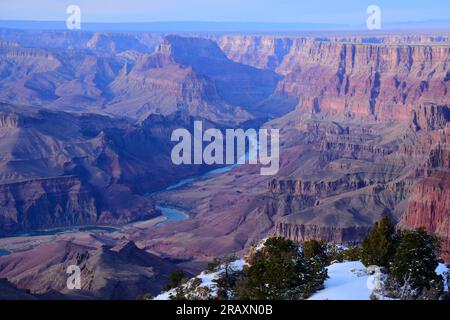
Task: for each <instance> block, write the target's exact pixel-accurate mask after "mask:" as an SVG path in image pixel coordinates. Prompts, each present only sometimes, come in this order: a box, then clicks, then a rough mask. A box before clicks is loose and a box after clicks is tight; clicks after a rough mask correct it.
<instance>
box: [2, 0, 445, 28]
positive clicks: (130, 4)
mask: <svg viewBox="0 0 450 320" xmlns="http://www.w3.org/2000/svg"><path fill="white" fill-rule="evenodd" d="M71 4H76V5H78V6H79V7H80V8H81V14H82V19H83V21H84V22H108V23H123V22H161V21H218V22H273V23H326V24H344V25H359V24H364V23H365V21H366V19H367V16H368V15H367V13H366V10H367V7H368V6H369V5H373V4H375V5H378V6H379V7H380V8H381V13H382V18H383V21H384V22H385V23H398V22H409V21H428V20H449V21H450V0H0V20H49V21H64V20H66V18H67V16H68V15H67V14H66V8H67V7H68V6H69V5H71Z"/></svg>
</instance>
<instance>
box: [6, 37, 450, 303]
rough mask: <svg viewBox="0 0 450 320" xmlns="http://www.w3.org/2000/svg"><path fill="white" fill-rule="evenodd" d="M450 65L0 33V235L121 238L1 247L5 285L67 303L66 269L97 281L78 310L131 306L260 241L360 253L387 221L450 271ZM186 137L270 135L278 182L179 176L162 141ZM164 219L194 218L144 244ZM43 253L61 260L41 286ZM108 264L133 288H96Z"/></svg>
mask: <svg viewBox="0 0 450 320" xmlns="http://www.w3.org/2000/svg"><path fill="white" fill-rule="evenodd" d="M36 35H39V38H37V37H36ZM449 66H450V36H448V35H445V34H439V35H437V34H433V35H426V34H424V35H406V34H399V35H393V34H390V35H382V36H366V35H352V36H349V35H343V36H337V35H332V36H330V35H326V34H324V35H320V36H300V35H298V36H297V35H288V36H284V35H279V36H275V35H223V34H212V35H198V34H188V35H186V34H183V35H164V34H153V33H108V32H79V33H76V34H75V33H70V32H63V31H19V30H7V29H2V30H0V102H1V104H0V208H1V209H2V210H1V211H0V236H6V235H8V236H13V235H15V234H17V233H23V232H29V231H33V230H42V229H52V228H61V227H63V228H64V227H74V226H75V227H81V226H115V227H120V228H121V229H120V230H117V231H115V232H113V233H111V234H107V233H98V232H97V233H91V232H88V231H83V232H79V233H75V234H71V235H69V234H63V235H53V236H51V237H49V236H46V237H37V238H33V237H28V238H27V237H24V238H23V237H22V238H18V237H17V238H14V237H13V238H3V239H0V248H4V249H7V250H8V251H11V252H12V253H11V254H9V255H7V256H4V257H0V277H4V278H7V279H8V281H9V282H10V283H12V284H9V283H4V285H5V287H6V286H8V288H10V289H11V286H12V285H15V286H17V287H18V288H20V289H30V290H31V293H32V294H36V295H41V294H45V292H46V290H47V288H52V289H53V290H55V292H62V293H64V294H68V293H67V292H65V291H64V288H63V286H62V284H61V283H62V280H61V279H62V278H61V275H60V273H61V270H63V269H64V268H65V267H66V266H67V264H68V263H69V262H73V260H77V259H78V260H79V261H80V263H82V264H83V265H85V266H86V270H87V271H86V272H87V273H86V274H85V276H86V277H89V279H92V281H91V282H90V286H89V287H86V288H83V290H84V291H83V292H82V293H81V294H82V295H83V297H84V298H92V297H100V298H111V297H114V298H125V299H130V298H131V299H133V298H135V297H136V296H137V295H138V294H139V293H145V292H146V293H151V294H157V293H158V290H161V289H162V286H163V282H164V281H165V280H167V275H168V274H169V273H170V272H171V271H173V270H174V269H175V268H182V269H183V270H185V271H187V272H189V273H192V274H193V273H196V272H198V271H199V270H201V269H202V268H204V266H205V265H206V264H207V263H208V262H210V261H211V260H212V259H213V258H215V257H223V256H229V255H234V254H236V255H240V254H242V253H243V252H244V251H245V249H246V248H247V247H248V246H250V245H251V244H253V243H255V242H257V241H259V240H261V239H263V238H265V237H267V236H269V235H279V236H282V237H285V238H289V239H292V240H294V241H299V242H302V241H305V240H309V239H321V240H325V241H327V242H334V243H339V244H344V245H352V244H357V243H360V242H361V240H362V239H363V238H364V237H365V235H366V234H367V232H368V231H369V230H370V227H371V226H372V225H373V223H374V222H376V221H378V220H379V219H381V218H382V217H383V216H385V215H388V216H390V217H391V218H392V219H393V220H394V221H395V222H396V223H398V224H397V226H398V228H404V229H410V228H417V227H425V228H426V229H427V230H428V231H430V232H433V233H434V234H436V235H437V236H439V237H440V238H441V239H442V258H443V259H445V260H446V261H447V262H448V261H450V260H449V259H450V255H449V254H448V252H449V251H450V199H449V190H450V184H449V182H450V141H449V139H450V124H449V123H450V94H449V92H448V91H449V89H450V69H449ZM195 122H201V123H202V125H203V127H204V128H205V129H208V128H217V129H220V130H226V129H235V128H242V129H248V128H261V129H279V130H280V168H279V172H278V173H277V175H275V176H261V175H260V169H261V166H260V165H249V164H244V165H238V166H233V167H229V168H220V167H219V166H208V165H205V164H203V165H174V164H173V163H172V161H171V150H172V148H173V147H174V145H175V143H174V142H171V134H172V132H173V131H174V130H176V129H187V130H189V129H190V128H194V123H195ZM214 169H224V170H223V171H218V173H215V174H211V175H208V174H207V173H208V172H210V171H211V170H214ZM189 179H190V180H189ZM185 180H186V181H187V182H186V183H181V182H182V181H185ZM179 182H180V183H179ZM178 183H179V184H178ZM169 186H174V187H169ZM161 205H163V206H167V207H170V208H176V209H178V210H181V211H183V212H185V213H186V214H188V216H189V218H188V219H186V220H183V221H174V222H170V223H164V224H162V225H158V226H157V227H156V226H155V225H156V223H157V221H159V220H157V219H160V218H161V212H160V210H159V209H158V206H161ZM155 219H156V220H155ZM148 221H152V222H151V223H150V222H148ZM153 222H154V223H153ZM147 223H148V225H147ZM45 252H49V254H50V253H51V255H53V256H55V257H65V260H64V259H62V258H61V259H62V260H61V259H59V260H58V259H57V258H55V261H53V260H52V263H53V262H54V264H52V267H51V268H50V269H51V270H49V271H47V272H46V271H45V270H44V269H45V265H46V260H45V259H44V260H45V261H44V260H42V259H40V258H39V256H40V255H42V254H43V253H45ZM122 255H123V256H126V258H124V257H122ZM130 256H133V257H136V256H139V257H141V258H139V259H135V260H134V258H133V259H131V258H129V257H130ZM127 259H131V260H130V261H131V262H130V264H126V263H125V262H124V261H125V260H127ZM111 261H113V262H114V261H118V262H117V266H118V267H117V269H118V270H119V271H120V272H125V273H127V279H129V280H130V282H129V283H125V284H124V283H119V282H120V279H116V278H114V277H112V275H110V274H109V273H108V270H109V269H108V267H106V266H110V267H111V268H112V267H113V265H115V262H114V263H112V262H111ZM142 261H143V262H142ZM19 262H20V264H21V265H22V266H23V267H22V266H21V267H20V268H13V267H12V266H15V265H17V264H18V263H19ZM110 263H111V264H110ZM104 267H105V268H106V269H104ZM147 268H154V269H155V270H156V272H157V274H158V272H161V280H158V281H156V280H155V279H156V278H154V274H153V273H148V272H149V271H148V269H147ZM33 270H41V272H42V277H40V278H39V279H38V280H36V279H34V278H33V276H32V272H33ZM130 270H133V272H131V271H130ZM129 272H131V273H133V274H129ZM63 276H64V274H63ZM158 277H159V276H158ZM106 278H108V279H110V281H105V280H102V279H106ZM144 278H145V279H146V280H145V281H143V280H142V279H144ZM152 279H153V280H152ZM164 279H165V280H164ZM138 282H143V283H144V284H145V286H144V287H139V286H138V285H137V283H138ZM117 286H118V287H121V288H122V287H123V286H129V287H130V288H132V290H131V289H130V292H127V293H126V294H124V295H123V296H118V295H117V294H118V293H117V291H114V290H113V289H112V288H114V287H117ZM22 293H23V292H21V291H19V293H18V294H22Z"/></svg>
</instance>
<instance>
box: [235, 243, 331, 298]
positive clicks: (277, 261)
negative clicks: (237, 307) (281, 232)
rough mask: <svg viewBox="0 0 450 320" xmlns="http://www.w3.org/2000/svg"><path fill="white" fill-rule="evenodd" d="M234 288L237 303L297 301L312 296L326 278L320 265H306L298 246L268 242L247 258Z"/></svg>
mask: <svg viewBox="0 0 450 320" xmlns="http://www.w3.org/2000/svg"><path fill="white" fill-rule="evenodd" d="M249 264H250V266H247V267H245V268H244V274H243V277H242V279H241V283H240V285H238V294H237V297H238V298H239V299H244V300H248V299H249V300H292V299H294V300H297V299H304V298H307V297H308V296H309V295H310V294H311V293H313V292H315V291H316V290H317V289H318V288H319V287H320V286H322V284H323V281H324V280H325V278H326V269H325V268H324V266H323V265H322V264H319V263H317V264H315V263H314V262H313V261H309V259H307V258H306V257H305V256H304V255H303V253H302V252H301V250H299V248H298V246H297V245H295V244H294V243H293V242H292V241H290V240H285V239H283V238H270V239H268V240H266V242H265V245H264V247H263V248H262V249H261V250H257V251H255V252H253V253H252V255H251V256H250V257H249Z"/></svg>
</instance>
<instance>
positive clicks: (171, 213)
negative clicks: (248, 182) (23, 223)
mask: <svg viewBox="0 0 450 320" xmlns="http://www.w3.org/2000/svg"><path fill="white" fill-rule="evenodd" d="M250 148H252V151H256V152H255V154H258V142H257V141H255V140H253V139H251V140H250ZM248 157H249V152H247V153H245V155H244V156H243V159H240V160H244V162H245V159H246V158H248ZM239 166H240V165H239V164H234V165H228V166H225V167H222V168H218V169H214V170H211V171H208V172H206V173H203V174H200V175H197V176H193V177H190V178H186V179H181V180H179V181H178V182H176V183H174V184H172V185H170V186H168V187H166V188H165V189H163V190H162V191H172V190H176V189H179V188H181V187H183V186H187V185H190V184H192V183H195V182H197V181H199V180H203V179H209V178H211V177H214V176H217V175H220V174H224V173H226V172H229V171H231V170H233V169H234V168H237V167H239ZM156 207H157V208H158V209H159V210H161V213H162V216H163V217H165V218H166V219H165V220H164V221H162V222H159V223H157V224H155V227H160V226H162V225H164V224H166V223H169V222H176V221H184V220H187V219H189V215H188V214H187V213H185V212H183V211H181V210H178V209H175V208H171V207H167V206H164V205H161V204H159V205H157V206H156ZM124 227H126V225H125V226H124ZM120 230H122V228H121V227H108V226H85V227H67V228H56V229H48V230H37V231H31V232H27V233H20V234H14V235H8V236H0V239H1V238H13V237H36V236H47V235H58V234H66V233H77V232H87V231H89V232H106V233H112V232H115V231H120ZM8 254H9V251H8V250H5V249H0V256H5V255H8Z"/></svg>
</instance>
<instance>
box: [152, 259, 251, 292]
mask: <svg viewBox="0 0 450 320" xmlns="http://www.w3.org/2000/svg"><path fill="white" fill-rule="evenodd" d="M244 265H245V261H244V260H243V259H239V260H236V261H234V262H232V263H231V264H230V268H231V269H232V270H235V271H240V270H242V269H243V268H244ZM223 271H224V267H223V266H222V267H220V268H219V270H218V271H216V272H212V273H207V272H202V273H200V274H199V275H198V276H196V277H195V278H194V279H200V280H201V284H200V285H199V287H203V288H209V289H210V290H211V295H212V296H214V295H216V290H217V288H216V284H215V283H214V280H216V279H218V278H219V276H220V274H221V273H222V272H223ZM191 281H192V279H191V280H190V281H189V282H191ZM188 284H189V283H188ZM175 294H176V291H175V289H172V290H170V291H167V292H163V293H161V294H160V295H158V296H156V297H155V298H154V300H170V297H171V296H173V295H175Z"/></svg>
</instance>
